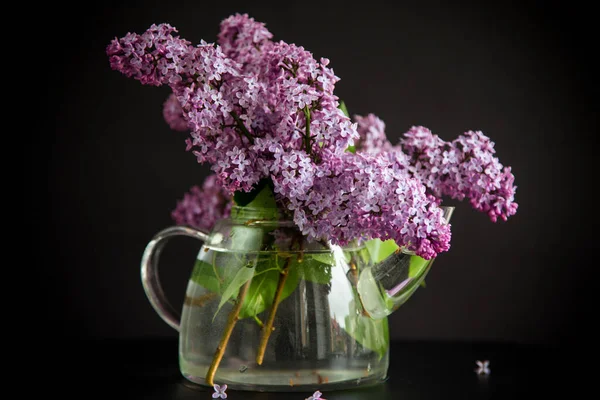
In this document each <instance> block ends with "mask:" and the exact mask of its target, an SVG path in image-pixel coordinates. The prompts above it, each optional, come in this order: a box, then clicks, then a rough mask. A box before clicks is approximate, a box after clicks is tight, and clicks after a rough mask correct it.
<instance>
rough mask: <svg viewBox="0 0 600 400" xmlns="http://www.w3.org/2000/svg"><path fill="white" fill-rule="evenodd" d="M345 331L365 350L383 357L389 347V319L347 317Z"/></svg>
mask: <svg viewBox="0 0 600 400" xmlns="http://www.w3.org/2000/svg"><path fill="white" fill-rule="evenodd" d="M344 322H345V324H344V330H345V331H346V332H347V333H348V334H349V335H350V336H352V337H353V338H354V340H356V341H357V342H358V343H360V344H361V345H362V346H363V347H364V348H366V349H369V350H371V351H374V352H375V353H377V355H378V356H379V358H380V359H381V357H383V356H384V355H385V354H386V352H387V350H388V347H389V343H390V337H389V330H388V321H387V318H381V319H372V318H369V317H366V316H364V315H362V314H352V315H347V316H346V318H345V321H344Z"/></svg>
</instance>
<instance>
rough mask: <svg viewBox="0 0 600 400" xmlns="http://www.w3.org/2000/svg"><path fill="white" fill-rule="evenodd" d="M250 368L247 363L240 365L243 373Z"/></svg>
mask: <svg viewBox="0 0 600 400" xmlns="http://www.w3.org/2000/svg"><path fill="white" fill-rule="evenodd" d="M247 370H248V367H247V366H245V365H242V366H240V369H239V371H240V372H241V373H242V374H243V373H244V372H246V371H247Z"/></svg>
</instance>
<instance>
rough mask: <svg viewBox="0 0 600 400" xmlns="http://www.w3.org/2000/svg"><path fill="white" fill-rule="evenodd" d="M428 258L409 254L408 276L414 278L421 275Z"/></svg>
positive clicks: (427, 263)
mask: <svg viewBox="0 0 600 400" xmlns="http://www.w3.org/2000/svg"><path fill="white" fill-rule="evenodd" d="M429 262H430V260H425V259H424V258H421V257H419V256H415V255H413V256H410V264H409V265H408V277H409V278H416V277H419V276H421V274H422V273H423V272H424V271H425V269H426V268H427V266H428V265H429Z"/></svg>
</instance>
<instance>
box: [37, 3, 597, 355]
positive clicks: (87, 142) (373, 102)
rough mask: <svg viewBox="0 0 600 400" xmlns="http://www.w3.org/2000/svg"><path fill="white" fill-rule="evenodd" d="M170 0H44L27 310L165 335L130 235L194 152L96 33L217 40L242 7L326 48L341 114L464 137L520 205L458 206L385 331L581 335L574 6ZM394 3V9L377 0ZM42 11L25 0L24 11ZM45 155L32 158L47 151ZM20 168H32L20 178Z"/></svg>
mask: <svg viewBox="0 0 600 400" xmlns="http://www.w3.org/2000/svg"><path fill="white" fill-rule="evenodd" d="M263 4H264V3H259V2H249V1H247V2H240V1H216V2H204V1H187V2H184V1H179V2H175V1H169V2H157V1H155V2H150V1H144V2H142V1H140V2H131V1H129V2H114V4H112V3H111V2H105V3H89V4H88V5H86V8H85V9H84V8H81V9H79V8H73V7H71V6H69V7H67V6H62V5H60V4H56V3H53V6H52V7H53V10H54V11H56V12H57V13H56V15H57V16H56V17H54V18H52V19H48V25H43V26H41V27H42V29H41V30H40V31H39V32H38V37H37V40H38V43H40V45H41V46H42V47H43V48H44V49H45V52H44V53H42V54H43V56H44V57H45V60H50V62H51V64H52V65H53V66H54V70H53V71H51V74H50V76H49V77H48V85H49V86H48V88H49V90H48V94H49V101H47V107H45V110H46V111H47V112H48V113H49V115H48V117H47V118H48V121H49V123H50V124H54V126H55V131H54V135H52V134H50V135H48V136H44V137H43V138H42V141H41V142H39V143H41V145H42V146H41V148H42V149H43V150H44V151H43V155H44V157H43V158H42V160H43V168H42V170H41V171H42V173H46V172H47V174H48V175H47V179H48V186H47V192H48V196H49V201H47V202H45V203H44V204H43V205H42V206H39V205H38V207H39V209H41V210H44V212H43V215H44V216H45V218H46V219H47V220H45V221H44V224H43V226H44V227H45V228H46V229H47V235H46V236H45V238H46V240H45V241H44V243H43V245H45V253H44V260H51V261H52V265H53V266H52V267H51V268H50V267H48V268H43V273H42V275H41V277H40V281H41V282H43V286H44V288H45V289H46V290H47V295H45V297H44V299H45V301H47V303H48V305H49V306H48V307H47V308H46V310H47V311H46V317H47V318H48V321H51V322H52V326H53V328H52V330H53V331H54V332H55V333H57V334H58V335H60V336H61V337H63V338H121V337H142V336H143V337H154V336H159V337H175V336H176V332H175V331H174V330H172V329H171V328H169V327H168V326H167V325H166V324H165V323H163V322H162V320H160V318H159V317H158V316H157V315H156V314H155V312H154V310H153V309H152V308H151V306H150V303H149V302H148V301H147V299H146V297H145V295H144V292H143V289H142V285H141V282H140V275H139V265H140V259H141V254H142V252H143V250H144V247H145V245H146V243H147V242H148V241H149V240H150V238H151V237H152V236H153V235H154V234H155V233H156V232H158V231H159V230H161V229H163V228H165V227H167V226H169V225H171V224H172V221H171V219H170V212H171V210H172V209H173V208H174V207H175V204H176V201H177V200H178V199H180V198H181V197H182V196H183V193H184V192H185V191H187V190H188V189H189V188H190V187H191V186H192V185H194V184H199V183H201V182H202V180H203V178H204V176H206V174H207V173H208V172H209V166H208V165H198V164H197V163H196V161H195V157H194V156H193V155H192V154H190V153H188V152H186V151H185V144H184V139H185V137H186V134H185V133H180V132H173V131H171V130H170V129H169V127H168V126H167V124H166V123H165V122H164V120H163V118H162V103H163V101H164V100H165V99H166V97H167V95H168V93H169V90H168V88H165V87H161V88H156V87H148V86H142V85H141V84H139V82H137V81H134V80H132V79H128V78H126V77H124V76H123V75H121V74H120V73H118V72H115V71H112V70H111V69H110V67H109V63H108V58H107V57H106V54H105V48H106V45H107V44H108V43H109V42H110V40H111V39H113V38H114V37H115V36H117V37H122V36H124V35H125V34H126V33H127V32H130V31H131V32H137V33H142V32H143V31H144V30H145V29H147V28H148V27H149V26H150V25H151V24H152V23H157V24H158V23H161V22H168V23H170V24H171V25H173V26H175V27H176V28H178V30H179V33H180V35H181V36H182V37H184V38H186V39H188V40H190V41H192V42H194V43H198V42H199V41H200V40H201V39H205V40H206V41H208V42H214V41H216V36H217V33H218V30H219V23H220V21H221V20H222V19H224V18H226V17H228V16H229V15H231V14H233V13H236V12H240V13H245V12H247V13H249V15H250V16H252V17H254V18H255V19H256V20H258V21H261V22H265V23H266V24H267V28H268V29H269V30H270V31H271V32H272V33H273V34H274V39H275V40H284V41H286V42H289V43H295V44H298V45H302V46H304V47H305V48H306V49H308V50H309V51H311V52H313V54H314V55H315V57H317V58H318V57H321V56H324V57H328V58H329V59H330V60H331V67H332V68H333V69H334V71H335V73H336V75H338V76H339V77H340V78H341V81H340V82H339V83H338V84H337V86H336V88H337V89H336V93H337V95H338V96H339V97H340V98H341V99H343V100H344V101H345V102H346V104H347V106H348V108H349V111H350V113H351V114H361V115H366V114H367V113H369V112H373V113H375V114H376V115H378V116H379V117H381V118H382V119H383V120H384V121H385V122H386V124H387V133H388V136H389V137H390V139H391V140H392V142H396V140H397V139H398V138H399V137H400V135H401V134H402V133H403V132H405V131H407V130H408V129H409V128H410V127H411V126H412V125H424V126H426V127H428V128H430V129H431V130H432V131H433V132H434V133H436V134H438V135H439V136H440V137H441V138H442V139H444V140H452V139H454V138H455V137H456V136H457V135H459V134H461V133H462V132H464V131H467V130H482V131H483V132H484V133H485V134H487V135H488V136H490V137H491V138H492V140H493V141H494V142H495V143H496V151H497V156H498V157H499V159H500V161H501V163H503V164H504V165H510V166H512V168H513V173H514V175H515V177H516V184H517V186H518V189H517V194H516V201H517V202H518V203H519V210H518V212H517V214H516V215H515V216H513V217H512V218H511V219H509V221H508V222H506V223H504V222H499V223H496V224H494V223H492V222H491V221H489V219H488V218H487V217H486V216H485V215H483V214H480V213H477V212H476V211H474V210H472V209H471V208H470V206H469V205H468V204H467V203H457V204H456V205H457V210H456V212H455V214H454V217H453V220H452V223H453V224H452V225H453V238H452V248H451V250H450V251H449V252H448V253H444V254H442V255H441V256H440V257H439V258H438V260H437V261H436V264H435V266H434V268H433V270H432V271H431V273H430V274H429V276H428V278H427V288H426V289H420V290H418V291H417V292H416V294H415V295H414V297H413V298H412V299H411V300H410V301H409V302H408V303H407V304H405V305H404V306H403V307H402V308H401V309H400V310H399V311H397V312H396V313H395V314H393V315H392V316H391V317H390V329H391V335H392V338H393V339H406V340H415V339H416V340H426V339H435V340H438V339H439V340H454V339H456V340H501V341H516V342H523V343H538V344H552V345H562V344H565V345H570V344H571V343H579V344H580V343H581V342H582V340H583V338H585V337H587V335H589V334H590V331H589V330H588V329H587V327H586V326H585V324H584V321H585V320H586V319H585V318H586V316H587V317H589V316H590V315H591V314H589V313H590V312H591V311H593V310H592V309H591V306H590V301H589V300H590V299H591V291H592V290H594V288H593V286H592V285H591V284H590V283H588V282H590V278H589V274H590V273H591V268H592V267H591V266H590V265H591V264H593V261H592V260H593V259H592V257H591V251H592V249H595V247H596V245H595V243H594V244H592V237H595V236H596V234H595V233H588V232H589V231H591V232H595V229H596V227H595V219H596V217H595V215H594V214H595V212H594V208H593V205H592V199H593V196H592V194H591V191H590V189H591V188H593V187H594V186H595V183H596V182H597V177H594V176H592V175H591V173H590V172H588V171H591V164H592V161H594V157H593V155H592V151H593V148H592V142H593V141H592V136H593V135H595V133H596V132H597V128H598V126H597V121H596V114H595V113H596V110H597V105H598V103H597V100H596V97H595V93H594V91H595V83H596V82H595V81H593V79H596V78H595V76H594V75H593V74H592V72H593V71H595V70H596V68H595V67H596V65H594V64H593V63H592V61H591V55H592V54H593V53H595V52H596V50H593V49H594V48H595V38H594V37H592V36H590V32H592V30H593V24H591V18H590V15H591V12H590V11H589V9H586V8H583V7H582V6H580V5H579V4H578V3H577V2H569V3H568V7H567V6H565V5H564V4H561V5H559V4H556V5H555V4H553V3H548V2H543V3H542V2H539V3H535V2H518V3H514V4H511V3H507V2H495V3H492V2H490V3H488V2H466V1H458V2H456V1H453V2H445V3H444V2H431V1H419V2H404V1H400V2H397V3H391V2H390V3H389V4H388V3H383V2H377V1H367V2H362V3H360V4H357V5H352V4H350V3H349V2H338V3H332V2H323V1H318V2H301V1H286V2H274V3H272V4H268V5H267V4H264V5H263ZM392 4H394V5H392ZM41 12H42V13H43V12H44V10H42V11H41ZM46 161H47V163H46ZM38 173H39V171H38ZM198 248H199V247H198V244H197V243H196V242H194V241H192V240H191V239H180V240H177V241H173V242H172V243H171V244H170V245H169V246H168V247H167V249H166V250H165V253H164V255H163V258H162V260H163V261H162V264H161V266H162V268H161V278H162V279H163V282H164V287H165V290H166V292H167V294H168V296H169V298H170V299H171V300H172V303H174V304H175V305H176V306H177V308H179V307H180V305H181V302H182V301H183V293H184V290H185V286H186V282H187V278H188V275H189V273H190V271H191V267H192V264H193V260H194V258H195V254H196V252H197V251H198Z"/></svg>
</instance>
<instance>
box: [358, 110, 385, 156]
mask: <svg viewBox="0 0 600 400" xmlns="http://www.w3.org/2000/svg"><path fill="white" fill-rule="evenodd" d="M354 120H355V121H356V122H357V124H358V129H357V130H358V134H359V137H360V138H359V139H358V141H357V142H356V144H355V147H356V150H357V151H361V152H364V153H369V154H378V153H380V152H382V151H389V150H391V149H392V144H391V143H390V141H389V140H388V139H387V136H386V134H385V122H383V120H381V119H380V118H379V117H377V116H376V115H375V114H368V115H367V116H366V117H363V116H361V115H355V116H354Z"/></svg>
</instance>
